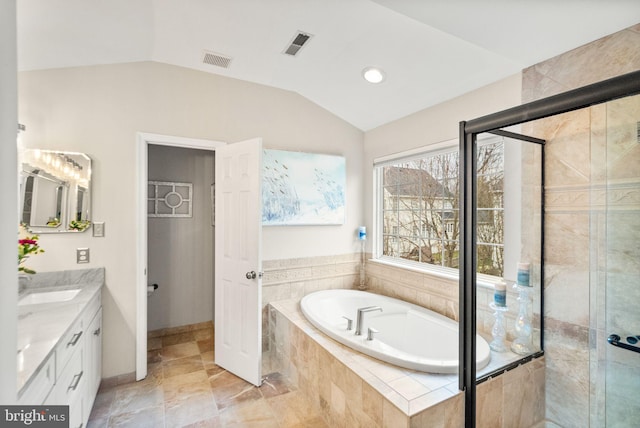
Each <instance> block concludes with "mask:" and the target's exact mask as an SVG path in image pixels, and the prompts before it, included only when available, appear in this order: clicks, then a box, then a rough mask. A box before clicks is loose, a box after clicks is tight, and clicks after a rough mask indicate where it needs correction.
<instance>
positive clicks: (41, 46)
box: [17, 0, 640, 131]
mask: <svg viewBox="0 0 640 428" xmlns="http://www.w3.org/2000/svg"><path fill="white" fill-rule="evenodd" d="M17 4H18V56H19V58H18V60H19V69H20V70H38V69H48V68H60V67H73V66H83V65H95V64H112V63H121V62H133V61H157V62H163V63H168V64H174V65H178V66H182V67H188V68H192V69H196V70H202V71H205V72H209V73H215V74H220V75H224V76H229V77H233V78H237V79H243V80H247V81H251V82H256V83H261V84H265V85H269V86H274V87H278V88H282V89H286V90H290V91H295V92H297V93H299V94H301V95H302V96H304V97H306V98H308V99H309V100H311V101H313V102H314V103H316V104H318V105H320V106H322V107H324V108H325V109H327V110H329V111H331V112H333V113H334V114H335V115H337V116H339V117H341V118H342V119H344V120H345V121H347V122H349V123H351V124H353V125H354V126H356V127H358V128H360V129H361V130H364V131H366V130H369V129H372V128H374V127H376V126H379V125H382V124H384V123H387V122H390V121H392V120H395V119H398V118H400V117H403V116H406V115H408V114H411V113H413V112H416V111H418V110H421V109H424V108H426V107H429V106H432V105H435V104H437V103H440V102H442V101H445V100H447V99H451V98H453V97H455V96H458V95H461V94H463V93H465V92H468V91H470V90H473V89H476V88H478V87H481V86H484V85H486V84H488V83H491V82H494V81H496V80H499V79H501V78H504V77H506V76H509V75H512V74H514V73H517V72H518V71H520V70H521V69H522V68H525V67H528V66H530V65H533V64H535V63H537V62H540V61H542V60H545V59H547V58H550V57H553V56H555V55H558V54H560V53H562V52H566V51H568V50H570V49H573V48H575V47H578V46H580V45H583V44H585V43H589V42H591V41H593V40H595V39H598V38H600V37H602V36H605V35H607V34H611V33H613V32H616V31H619V30H621V29H624V28H627V27H629V26H631V25H634V24H636V23H638V22H640V1H638V0H607V1H603V0H580V1H578V0H535V1H534V0H530V1H525V0H521V1H514V0H483V1H479V0H373V1H372V0H108V1H107V0H56V1H52V0H19V1H18V2H17ZM298 31H302V32H304V33H308V34H311V35H312V37H311V38H310V39H309V41H308V42H307V43H306V44H305V46H304V47H303V48H302V49H301V50H300V51H299V52H298V54H297V55H296V56H295V57H293V56H289V55H285V54H284V53H283V52H284V50H285V49H286V47H287V45H288V44H289V43H290V42H291V41H292V39H293V37H294V36H295V34H296V33H297V32H298ZM639 48H640V47H639ZM204 51H210V52H214V53H216V54H221V55H224V56H228V57H230V58H231V62H230V63H229V67H228V68H223V67H220V66H216V65H210V64H206V63H203V53H204ZM367 66H378V67H381V68H382V69H383V70H384V71H385V73H386V80H385V81H384V82H382V83H380V84H377V85H374V84H371V83H368V82H366V81H365V80H364V79H363V78H362V74H361V73H362V70H363V69H364V68H365V67H367Z"/></svg>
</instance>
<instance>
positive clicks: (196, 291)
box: [147, 145, 215, 331]
mask: <svg viewBox="0 0 640 428" xmlns="http://www.w3.org/2000/svg"><path fill="white" fill-rule="evenodd" d="M214 160H215V157H214V154H213V152H210V151H206V150H194V149H184V148H177V147H169V146H159V145H149V181H169V182H181V183H192V184H193V197H192V217H149V218H148V223H147V224H148V239H147V242H148V245H147V248H148V256H147V257H148V262H147V265H148V274H147V277H148V280H149V284H153V283H157V284H159V288H158V289H157V290H156V291H154V292H153V293H152V294H151V296H149V298H148V300H147V302H148V307H147V313H148V324H147V329H148V330H149V331H153V330H158V329H161V328H168V327H179V326H183V325H187V324H197V323H200V322H205V321H210V320H212V319H213V315H214V313H213V307H214V306H213V305H214V300H213V299H214V296H213V283H214V245H213V242H214V227H213V226H212V224H211V208H212V205H211V184H213V182H214V176H215V175H214V168H215V164H214Z"/></svg>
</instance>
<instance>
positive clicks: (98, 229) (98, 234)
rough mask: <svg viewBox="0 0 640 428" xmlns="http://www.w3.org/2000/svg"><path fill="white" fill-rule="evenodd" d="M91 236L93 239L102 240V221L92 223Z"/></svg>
mask: <svg viewBox="0 0 640 428" xmlns="http://www.w3.org/2000/svg"><path fill="white" fill-rule="evenodd" d="M93 236H94V237H95V238H103V237H104V221H100V222H97V221H96V222H94V223H93Z"/></svg>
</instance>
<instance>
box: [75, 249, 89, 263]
mask: <svg viewBox="0 0 640 428" xmlns="http://www.w3.org/2000/svg"><path fill="white" fill-rule="evenodd" d="M89 259H90V252H89V249H88V248H78V249H76V263H89Z"/></svg>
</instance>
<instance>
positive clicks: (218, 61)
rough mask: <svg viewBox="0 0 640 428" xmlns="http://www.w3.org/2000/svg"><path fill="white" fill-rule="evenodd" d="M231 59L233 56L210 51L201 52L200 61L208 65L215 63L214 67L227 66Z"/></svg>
mask: <svg viewBox="0 0 640 428" xmlns="http://www.w3.org/2000/svg"><path fill="white" fill-rule="evenodd" d="M232 59H233V58H231V57H230V56H226V55H222V54H219V53H215V52H211V51H203V52H202V62H203V63H205V64H209V65H215V66H216V67H222V68H229V66H230V65H231V60H232Z"/></svg>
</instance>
